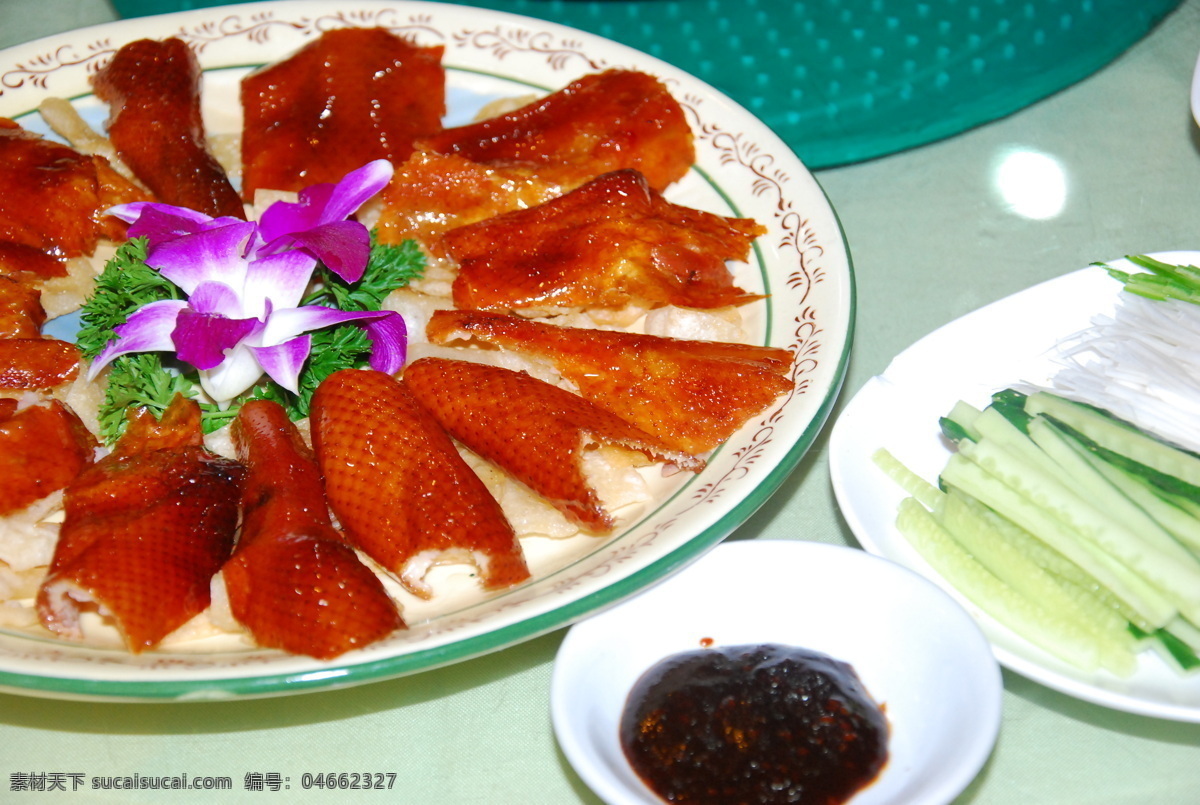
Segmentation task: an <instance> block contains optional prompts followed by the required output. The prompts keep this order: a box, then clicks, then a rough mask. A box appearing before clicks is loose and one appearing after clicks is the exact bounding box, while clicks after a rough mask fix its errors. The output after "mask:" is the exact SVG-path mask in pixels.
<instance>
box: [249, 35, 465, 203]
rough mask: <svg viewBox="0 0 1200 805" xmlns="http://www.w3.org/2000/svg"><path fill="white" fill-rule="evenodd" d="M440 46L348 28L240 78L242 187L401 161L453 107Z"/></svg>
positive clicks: (279, 186) (282, 184) (335, 175)
mask: <svg viewBox="0 0 1200 805" xmlns="http://www.w3.org/2000/svg"><path fill="white" fill-rule="evenodd" d="M442 51H443V47H442V46H441V45H437V46H431V47H421V46H418V45H414V44H412V43H410V42H408V41H406V40H405V39H402V38H401V37H399V36H396V35H395V34H393V33H391V32H390V31H388V30H386V29H384V28H342V29H337V30H330V31H326V32H325V33H323V34H322V35H321V37H320V38H319V39H317V40H315V41H313V42H311V43H310V44H308V45H306V46H304V47H303V48H301V49H300V50H298V51H296V52H295V53H293V54H292V55H291V56H289V57H288V58H286V59H284V60H283V61H280V62H276V63H274V64H271V65H268V66H266V67H263V68H262V69H259V70H256V71H255V72H253V73H251V74H250V75H248V76H246V77H245V78H244V79H243V80H242V86H241V99H242V108H243V110H244V112H245V122H244V125H243V134H242V163H243V165H244V168H243V175H242V195H243V196H244V197H245V199H246V200H247V201H251V200H253V198H254V191H255V190H258V189H260V188H266V189H271V190H300V189H302V188H304V187H307V186H308V185H311V184H317V183H320V182H336V181H338V180H339V179H341V178H342V177H343V176H344V175H346V174H347V173H349V172H350V171H352V170H354V169H356V168H360V167H362V166H363V165H365V164H366V163H368V162H370V161H372V160H375V159H387V160H389V161H391V163H392V164H393V165H399V164H400V163H401V162H403V161H404V160H405V159H407V158H408V156H409V154H410V153H412V148H413V139H414V138H415V137H417V136H419V135H424V134H429V133H433V132H437V131H439V130H441V128H442V115H444V114H445V113H446V102H445V84H446V74H445V70H444V68H443V67H442Z"/></svg>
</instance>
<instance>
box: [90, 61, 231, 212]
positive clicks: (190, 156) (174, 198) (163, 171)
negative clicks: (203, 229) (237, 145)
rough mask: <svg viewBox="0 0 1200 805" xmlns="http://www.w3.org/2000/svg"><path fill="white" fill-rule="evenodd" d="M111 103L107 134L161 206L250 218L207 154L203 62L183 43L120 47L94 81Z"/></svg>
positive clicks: (217, 164) (93, 86)
mask: <svg viewBox="0 0 1200 805" xmlns="http://www.w3.org/2000/svg"><path fill="white" fill-rule="evenodd" d="M92 88H93V90H95V93H96V97H98V98H99V99H100V100H102V101H104V102H105V103H107V104H108V106H109V118H108V136H109V139H110V140H111V141H112V144H113V147H114V148H116V150H117V154H119V155H120V157H121V161H122V162H124V163H125V164H126V165H127V166H128V167H129V169H130V170H131V171H133V174H134V176H136V177H137V178H138V179H139V180H140V181H141V182H142V184H144V185H145V186H146V187H148V188H149V189H150V190H151V191H152V192H153V193H154V195H155V196H156V197H157V199H158V201H161V202H163V203H165V204H174V205H176V206H180V207H188V208H190V209H193V210H197V211H198V212H202V213H205V214H207V215H211V216H214V217H215V216H221V215H227V216H232V217H234V218H244V217H245V211H244V210H243V208H242V202H241V199H240V198H239V197H238V194H237V192H236V191H235V190H234V189H233V185H231V184H230V183H229V177H228V176H226V175H225V169H224V168H222V167H221V165H220V163H218V162H217V160H216V159H214V158H213V156H212V154H210V153H209V151H208V142H207V138H206V137H205V134H204V120H203V119H202V117H201V113H200V62H199V60H198V59H197V58H196V54H195V53H193V52H192V50H191V48H189V47H188V46H187V44H186V43H184V42H183V40H181V39H175V38H170V39H164V40H162V41H157V40H153V39H139V40H137V41H135V42H130V43H129V44H127V45H124V46H122V47H121V48H120V49H119V50H118V51H117V52H116V53H115V54H114V55H113V57H112V60H111V61H109V63H108V64H107V65H105V66H104V67H103V68H101V70H100V71H99V72H98V73H97V74H96V75H95V76H94V77H93V78H92Z"/></svg>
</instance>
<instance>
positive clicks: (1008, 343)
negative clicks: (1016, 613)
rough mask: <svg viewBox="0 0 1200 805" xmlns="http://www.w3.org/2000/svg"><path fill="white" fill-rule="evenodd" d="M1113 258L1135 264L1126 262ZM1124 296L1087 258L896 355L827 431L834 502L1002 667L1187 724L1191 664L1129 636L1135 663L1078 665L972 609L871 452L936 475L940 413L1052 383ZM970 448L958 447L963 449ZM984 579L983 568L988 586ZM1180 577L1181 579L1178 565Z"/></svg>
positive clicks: (1196, 699) (941, 458)
mask: <svg viewBox="0 0 1200 805" xmlns="http://www.w3.org/2000/svg"><path fill="white" fill-rule="evenodd" d="M1153 257H1155V258H1157V259H1159V260H1162V261H1164V262H1166V263H1171V264H1176V263H1178V264H1191V263H1197V262H1200V253H1192V252H1173V253H1167V254H1158V255H1153ZM1111 265H1112V266H1114V267H1121V268H1124V269H1125V270H1133V271H1137V270H1138V269H1136V268H1134V267H1132V266H1131V265H1130V264H1128V263H1127V261H1114V262H1112V263H1111ZM1123 295H1124V296H1126V297H1128V296H1130V295H1129V294H1127V293H1125V292H1124V291H1123V286H1122V284H1121V283H1120V282H1119V281H1117V280H1115V279H1113V278H1112V277H1111V276H1110V275H1109V274H1108V273H1107V272H1106V271H1105V270H1104V269H1103V268H1100V267H1090V268H1087V269H1084V270H1081V271H1077V272H1074V273H1071V274H1067V275H1064V276H1061V277H1058V278H1056V279H1053V280H1050V281H1048V282H1045V283H1042V284H1040V285H1037V286H1035V287H1033V288H1030V289H1027V290H1025V291H1022V292H1020V293H1018V294H1015V295H1013V296H1011V297H1008V298H1006V299H1003V300H1000V301H998V302H995V303H993V304H991V305H988V306H986V307H984V308H981V309H980V310H978V311H975V312H974V313H971V314H969V315H967V316H964V317H962V318H960V319H958V320H957V321H954V322H952V323H950V324H948V325H946V326H944V327H942V328H940V329H939V330H937V331H935V332H933V333H931V334H930V335H928V336H926V337H925V338H923V339H921V340H920V341H918V342H917V343H916V344H914V345H913V346H911V347H910V348H909V349H907V350H905V351H904V352H902V353H901V354H900V355H898V356H897V357H896V358H895V359H894V360H893V361H892V363H891V364H890V365H889V367H888V368H887V370H886V371H885V372H884V373H883V374H882V375H879V376H876V377H874V378H872V379H871V380H869V381H868V382H867V383H866V384H865V385H864V387H863V388H862V389H861V390H859V391H858V393H857V394H856V395H855V396H854V398H853V399H852V400H851V402H850V403H849V404H848V405H847V407H846V409H845V411H844V412H843V413H842V415H841V416H840V417H839V419H838V422H837V424H836V425H835V427H834V429H833V432H832V438H831V457H830V469H831V474H832V480H833V486H834V490H835V493H836V496H837V499H838V503H839V505H840V506H841V509H842V512H843V514H844V516H845V518H846V521H847V523H848V524H849V526H850V528H851V529H852V530H853V532H854V534H855V536H856V537H857V539H858V540H859V542H861V544H862V545H863V547H864V548H866V549H867V550H868V551H870V552H872V553H875V554H879V555H881V556H885V557H887V558H889V559H892V560H893V561H896V562H899V563H900V564H903V565H906V566H908V567H911V568H913V569H915V570H917V571H918V572H920V573H922V574H923V575H925V576H927V577H929V578H931V579H933V580H934V581H936V582H937V583H939V584H940V585H941V586H942V587H944V588H945V589H946V590H947V591H948V592H950V593H951V595H953V596H954V597H955V598H956V599H957V600H958V601H959V602H960V603H962V604H963V605H964V606H965V607H966V608H967V609H968V611H969V612H971V614H972V615H973V616H974V617H975V618H976V619H977V620H978V621H979V623H980V625H981V626H982V628H983V630H984V633H985V634H986V635H987V637H988V639H989V640H990V641H991V643H992V646H993V649H994V651H995V653H996V656H997V658H998V659H999V660H1000V662H1001V663H1002V664H1004V665H1005V666H1006V667H1008V668H1009V669H1011V670H1013V671H1015V672H1017V673H1020V674H1022V675H1024V676H1026V677H1028V678H1030V679H1033V680H1035V681H1037V682H1040V683H1042V684H1044V685H1047V686H1048V687H1051V688H1054V689H1056V690H1058V691H1061V692H1063V693H1066V694H1068V695H1071V696H1074V697H1077V698H1080V699H1083V700H1086V701H1090V702H1093V703H1096V704H1099V705H1103V706H1106V707H1111V708H1114V709H1118V710H1123V711H1127V712H1132V713H1138V714H1142V715H1147V716H1153V717H1159V718H1167V719H1174V720H1179V721H1193V722H1197V721H1200V673H1196V672H1195V671H1192V672H1191V673H1188V672H1186V671H1182V670H1181V669H1180V668H1178V667H1175V664H1174V663H1173V662H1170V661H1168V660H1166V659H1164V656H1166V655H1165V654H1164V653H1163V652H1161V651H1156V650H1154V648H1151V647H1148V646H1149V643H1147V642H1134V644H1133V646H1132V651H1133V653H1134V661H1133V662H1132V663H1130V664H1129V665H1128V666H1127V667H1125V668H1124V669H1120V668H1119V667H1116V666H1119V665H1120V662H1116V663H1112V662H1110V663H1107V666H1108V667H1106V663H1104V662H1100V663H1098V665H1097V666H1096V667H1091V668H1086V666H1087V663H1086V662H1083V663H1081V662H1080V657H1079V655H1078V654H1075V653H1073V647H1072V646H1069V645H1053V646H1051V647H1050V648H1049V650H1048V649H1047V648H1043V647H1039V645H1037V644H1036V643H1035V642H1034V641H1035V640H1039V639H1044V635H1042V634H1040V633H1039V634H1038V635H1035V636H1034V637H1033V638H1032V639H1031V638H1030V637H1027V636H1022V635H1023V634H1025V635H1027V634H1029V633H1028V632H1022V633H1021V634H1019V633H1018V632H1017V631H1014V629H1013V628H1010V626H1009V625H1007V624H1010V623H1012V621H1010V620H1009V619H1008V616H1007V615H1004V614H1002V611H1001V610H997V609H996V606H997V604H996V602H995V601H992V602H990V603H987V604H986V605H985V606H981V605H980V601H981V599H980V598H978V592H975V593H972V596H975V597H974V598H973V597H971V596H968V595H967V594H965V593H964V592H963V591H962V590H960V589H959V588H958V587H956V586H955V584H952V583H951V582H950V581H949V580H948V578H947V576H948V575H949V576H955V575H956V574H957V572H958V571H957V570H951V569H947V567H946V566H945V565H943V564H942V559H941V558H934V559H933V560H927V559H926V556H927V555H929V554H923V553H922V552H920V551H919V550H918V549H917V548H916V547H914V544H913V543H912V542H910V541H909V539H908V538H906V537H905V536H904V535H903V534H902V533H901V530H900V528H899V527H898V526H897V515H898V512H899V510H900V508H901V504H902V501H904V500H905V499H906V498H909V497H910V494H909V492H908V491H906V490H905V489H904V488H902V487H901V485H900V484H898V483H897V481H896V480H895V479H894V477H890V476H889V474H888V473H886V472H885V471H884V470H883V469H882V468H881V467H880V466H879V464H878V463H877V460H876V456H877V454H878V452H879V451H880V450H881V449H882V450H886V451H887V452H888V453H890V454H891V455H892V456H893V457H894V458H895V459H896V460H897V461H898V462H899V463H900V464H901V465H903V466H904V467H906V468H908V469H909V470H911V471H912V473H914V474H915V475H916V476H918V477H919V478H920V479H922V480H921V481H920V482H919V483H921V484H924V483H926V482H928V483H929V484H936V483H937V482H938V479H939V476H941V475H942V474H943V472H944V471H945V470H946V469H947V465H948V463H949V462H950V461H951V457H952V455H954V454H956V453H958V452H960V451H959V449H958V448H957V446H956V444H955V443H954V442H953V441H952V440H951V439H950V438H948V437H947V436H946V435H945V434H944V433H943V430H942V427H941V423H940V421H941V419H942V418H943V417H947V415H949V414H950V413H951V411H952V410H954V408H955V406H956V404H958V403H960V402H962V403H966V404H967V405H969V406H971V407H973V408H974V409H975V410H979V409H983V408H985V407H986V406H988V405H989V403H990V402H991V400H992V396H993V395H994V394H996V393H997V392H1001V391H1004V390H1006V389H1011V388H1020V389H1024V390H1033V389H1036V388H1056V387H1055V386H1054V385H1052V381H1053V379H1054V378H1055V377H1056V376H1057V377H1063V376H1064V375H1063V372H1064V363H1063V351H1064V349H1065V347H1064V346H1063V344H1064V343H1065V342H1066V341H1067V339H1069V338H1071V337H1072V336H1075V335H1076V334H1081V333H1083V334H1091V333H1094V332H1095V325H1094V321H1095V320H1096V319H1097V317H1106V316H1108V317H1111V316H1113V315H1114V313H1115V311H1117V309H1118V307H1119V305H1120V304H1122V296H1123ZM1139 303H1140V302H1139ZM1185 343H1186V342H1185ZM1100 385H1101V386H1102V385H1103V384H1100ZM1125 396H1126V397H1128V396H1129V395H1128V394H1126V395H1125ZM1106 400H1112V401H1113V402H1114V407H1116V406H1117V405H1119V404H1120V403H1121V400H1120V395H1111V396H1108V397H1106ZM1093 402H1095V403H1097V404H1100V402H1101V401H1100V400H1093ZM959 410H960V411H964V410H965V411H969V410H970V409H962V408H960V409H959ZM968 419H969V417H968ZM1143 426H1144V427H1145V424H1144V423H1143ZM967 441H970V440H969V439H968V440H967ZM972 447H973V445H968V446H967V449H966V451H965V452H968V453H970V452H971V449H972ZM956 460H957V459H956ZM1038 460H1040V459H1038ZM894 475H895V472H893V476H894ZM1064 477H1065V475H1064ZM926 491H927V492H928V494H929V495H930V496H931V497H934V498H936V497H937V496H939V495H941V493H940V492H938V491H936V490H932V491H930V488H929V487H926ZM910 505H911V504H910ZM1105 519H1113V520H1116V519H1117V516H1116V515H1106V516H1105ZM939 533H941V534H945V533H947V532H945V531H942V532H939ZM955 544H956V545H957V544H958V543H955ZM1176 547H1177V546H1176ZM955 550H957V548H956V549H955ZM1171 550H1174V548H1171ZM935 564H936V565H937V566H938V568H939V569H935V567H934V565H935ZM1167 564H1169V563H1167ZM1031 574H1032V573H1031ZM958 578H959V579H960V584H961V576H958ZM993 578H994V577H993V576H991V575H990V574H989V575H988V577H987V581H988V583H989V584H990V583H991V582H992V579H993ZM1183 578H1184V579H1185V580H1186V579H1187V578H1189V577H1188V576H1187V574H1186V573H1185V574H1184V575H1183ZM1019 584H1024V582H1023V581H1020V582H1019ZM964 589H965V587H964ZM987 589H992V588H990V587H989V588H987ZM1008 589H1011V588H1009V587H1006V590H1005V595H1008V592H1007V590H1008ZM1194 594H1200V589H1196V590H1188V589H1185V590H1184V591H1183V592H1182V595H1188V596H1190V595H1194ZM1103 595H1107V594H1103ZM1006 600H1008V599H1006ZM1014 600H1015V599H1014ZM1107 600H1108V601H1109V602H1110V603H1111V599H1107ZM1010 603H1011V602H1010ZM1001 606H1004V604H1001ZM985 608H986V609H988V610H989V611H990V612H991V613H993V614H989V611H985ZM1184 608H1185V609H1186V608H1187V606H1186V605H1185V606H1184ZM1158 617H1167V616H1166V615H1165V614H1162V613H1160V614H1159V616H1158ZM1144 625H1145V624H1144ZM1123 626H1124V623H1123V622H1122V627H1123ZM1088 628H1090V627H1088ZM1047 633H1052V632H1049V631H1048V632H1047ZM1065 633H1066V634H1069V632H1065ZM1071 640H1072V638H1068V640H1067V641H1066V642H1071ZM1068 658H1070V659H1071V661H1068ZM1109 668H1114V670H1109Z"/></svg>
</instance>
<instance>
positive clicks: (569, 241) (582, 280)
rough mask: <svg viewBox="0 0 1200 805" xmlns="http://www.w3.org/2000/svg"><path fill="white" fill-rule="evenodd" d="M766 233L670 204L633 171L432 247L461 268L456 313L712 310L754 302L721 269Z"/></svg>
mask: <svg viewBox="0 0 1200 805" xmlns="http://www.w3.org/2000/svg"><path fill="white" fill-rule="evenodd" d="M765 231H766V230H764V229H763V228H762V227H760V226H759V225H758V224H757V223H755V222H754V221H752V220H749V219H744V218H724V217H722V216H719V215H714V214H712V213H708V212H703V211H701V210H694V209H690V208H688V207H682V206H680V205H677V204H672V203H671V202H669V201H667V200H666V199H664V198H663V197H662V196H661V195H660V194H658V193H657V192H655V191H654V190H652V189H651V188H650V187H649V186H648V185H647V184H646V181H645V179H644V178H643V177H642V176H641V175H640V174H639V173H637V172H636V171H616V172H614V173H608V174H605V175H604V176H601V177H599V178H597V179H595V180H593V181H591V182H588V183H587V184H586V185H584V186H583V187H580V188H578V189H576V190H573V191H571V192H570V193H567V194H565V195H563V196H559V197H558V198H555V199H553V200H551V201H548V202H546V203H545V204H542V205H540V206H537V207H533V208H531V209H527V210H519V211H516V212H509V213H505V214H503V215H499V216H496V217H494V218H489V219H487V220H484V221H479V222H477V223H474V224H469V225H467V226H462V227H459V228H457V229H452V230H450V231H449V232H447V233H446V234H445V235H444V236H443V237H442V239H441V244H440V247H441V248H442V249H443V250H444V251H445V253H446V254H447V255H449V256H450V257H452V258H453V259H454V260H455V261H457V262H458V264H459V273H458V276H457V277H456V278H455V280H454V287H453V295H454V304H455V306H456V307H458V308H466V309H475V310H501V311H505V310H514V309H520V308H547V307H552V308H564V307H567V308H571V307H605V308H622V307H625V306H627V305H630V304H637V305H641V306H643V307H647V308H652V307H660V306H662V305H668V304H670V305H679V306H683V307H694V308H716V307H724V306H726V305H740V304H744V303H746V302H751V301H754V300H756V299H761V298H762V297H761V296H760V295H756V294H751V293H748V292H746V291H743V290H742V289H740V288H738V287H736V286H735V285H734V283H733V277H732V275H731V274H730V272H729V268H728V266H726V264H725V261H727V260H745V259H746V258H747V257H748V256H749V253H750V244H751V242H752V241H753V240H754V238H755V237H757V236H758V235H760V234H763V233H764V232H765Z"/></svg>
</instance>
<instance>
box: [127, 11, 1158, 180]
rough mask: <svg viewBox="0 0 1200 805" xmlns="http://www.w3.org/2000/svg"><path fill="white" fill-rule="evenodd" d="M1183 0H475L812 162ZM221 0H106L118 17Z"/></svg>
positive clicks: (911, 133) (1015, 79)
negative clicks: (556, 27)
mask: <svg viewBox="0 0 1200 805" xmlns="http://www.w3.org/2000/svg"><path fill="white" fill-rule="evenodd" d="M1179 3H1180V0H975V1H974V2H968V1H967V0H806V1H804V2H786V1H785V0H473V2H470V3H466V4H465V5H472V6H477V7H480V8H488V9H496V10H500V11H508V12H512V13H515V14H522V15H525V16H529V17H536V18H539V19H544V20H550V21H552V22H557V23H561V24H563V25H569V26H571V27H573V28H578V29H580V30H582V31H587V32H589V33H594V34H598V35H600V36H603V37H606V38H608V39H612V40H614V41H617V42H620V43H622V44H625V45H629V46H630V47H634V48H637V49H638V50H641V51H643V52H646V53H649V54H651V55H653V56H656V57H658V58H660V59H662V60H664V61H667V62H670V63H671V64H673V65H675V66H676V67H679V68H681V69H683V70H686V71H687V72H689V73H691V74H692V75H694V76H696V77H697V78H700V79H701V80H703V81H706V82H707V83H709V84H711V85H713V86H714V87H716V88H717V89H719V90H721V91H722V92H724V93H725V94H726V95H729V96H730V97H731V98H733V99H734V100H736V101H737V102H738V103H740V104H742V105H743V106H745V107H746V108H748V109H749V110H750V111H751V112H753V113H754V114H755V115H756V116H757V117H758V118H759V119H761V120H762V121H763V122H764V123H766V124H767V125H769V126H770V127H771V128H772V129H774V130H775V132H776V133H777V134H779V136H780V137H782V138H783V139H784V140H785V141H786V142H787V143H788V144H789V145H790V146H791V147H792V149H793V150H795V151H796V153H797V154H798V155H799V156H800V158H801V160H803V161H804V163H805V164H806V165H807V166H808V167H810V168H821V167H829V166H833V165H841V164H846V163H850V162H856V161H860V160H865V159H870V158H873V157H878V156H882V155H885V154H889V153H894V152H896V151H900V150H903V149H906V148H912V147H914V146H919V145H923V144H926V143H929V142H932V141H934V140H938V139H941V138H944V137H948V136H951V135H953V134H957V133H959V132H962V131H965V130H967V129H969V128H972V127H974V126H977V125H980V124H982V123H986V122H988V121H991V120H995V119H997V118H1000V117H1003V116H1005V115H1008V114H1010V113H1012V112H1014V111H1017V110H1018V109H1021V108H1023V107H1025V106H1027V105H1029V104H1031V103H1033V102H1035V101H1038V100H1040V99H1042V98H1045V97H1046V96H1048V95H1050V94H1052V93H1054V92H1056V91H1058V90H1061V89H1063V88H1064V87H1067V86H1069V85H1071V84H1073V83H1075V82H1076V81H1079V80H1080V79H1083V78H1085V77H1086V76H1088V75H1090V74H1092V73H1093V72H1095V71H1096V70H1098V69H1100V68H1102V67H1103V66H1105V65H1106V64H1108V63H1109V62H1110V61H1112V60H1113V59H1114V58H1116V57H1117V56H1118V55H1120V54H1121V53H1122V52H1123V51H1124V50H1126V49H1127V48H1128V47H1129V46H1130V45H1132V44H1133V43H1135V42H1136V41H1137V40H1139V39H1140V38H1141V37H1142V36H1144V35H1145V34H1146V33H1147V32H1148V31H1149V30H1150V29H1151V28H1153V27H1154V26H1155V25H1156V24H1157V23H1158V22H1160V21H1161V20H1162V19H1163V18H1164V17H1165V16H1166V15H1167V14H1168V13H1170V12H1171V11H1172V10H1173V9H1174V8H1175V7H1176V6H1178V5H1179ZM213 5H219V3H218V2H215V1H213V2H208V0H180V1H179V2H164V1H163V0H115V2H114V6H115V7H116V9H117V11H118V12H119V13H121V14H123V15H125V16H139V15H144V14H150V13H161V12H166V11H176V10H180V9H185V8H199V7H204V6H213Z"/></svg>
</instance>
